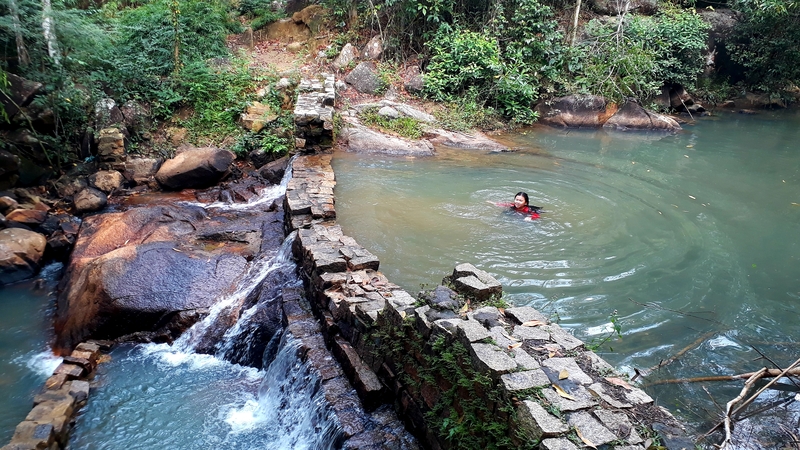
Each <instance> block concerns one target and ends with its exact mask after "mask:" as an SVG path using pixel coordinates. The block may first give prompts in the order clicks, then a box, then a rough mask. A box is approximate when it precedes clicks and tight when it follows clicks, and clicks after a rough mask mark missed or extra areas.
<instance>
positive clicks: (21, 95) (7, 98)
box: [0, 72, 44, 179]
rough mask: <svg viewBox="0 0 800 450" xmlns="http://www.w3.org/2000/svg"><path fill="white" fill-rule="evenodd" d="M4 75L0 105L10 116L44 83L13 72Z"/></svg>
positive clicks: (30, 98) (28, 101) (33, 95)
mask: <svg viewBox="0 0 800 450" xmlns="http://www.w3.org/2000/svg"><path fill="white" fill-rule="evenodd" d="M6 77H7V79H8V89H2V90H0V105H2V107H3V109H5V111H6V114H7V115H8V117H9V118H12V117H14V115H15V114H17V112H19V108H20V107H24V106H27V105H28V104H29V103H30V102H31V100H33V98H34V97H35V96H36V94H38V93H39V91H40V90H41V89H42V87H43V86H44V85H43V84H42V83H39V82H36V81H30V80H26V79H25V78H22V77H20V76H17V75H14V74H13V73H8V72H6ZM6 92H8V94H6ZM0 179H2V178H0Z"/></svg>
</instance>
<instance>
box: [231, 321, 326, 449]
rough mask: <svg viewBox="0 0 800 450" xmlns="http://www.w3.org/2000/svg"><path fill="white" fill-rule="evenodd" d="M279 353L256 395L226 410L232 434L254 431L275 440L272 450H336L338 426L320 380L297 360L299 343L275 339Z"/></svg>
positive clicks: (287, 338) (287, 336) (283, 337)
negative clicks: (264, 433) (260, 431)
mask: <svg viewBox="0 0 800 450" xmlns="http://www.w3.org/2000/svg"><path fill="white" fill-rule="evenodd" d="M278 341H279V346H278V348H279V350H278V352H277V355H276V357H275V359H274V360H273V361H272V362H271V363H270V364H269V366H268V367H267V368H266V369H265V372H264V377H263V381H262V382H261V386H260V387H259V390H258V396H257V398H256V399H254V400H252V401H248V402H247V403H246V404H245V405H244V406H242V407H241V408H239V409H235V410H231V411H229V413H228V415H227V417H226V419H225V421H226V422H227V423H228V424H229V425H230V426H231V429H232V432H234V433H237V432H247V431H250V430H253V429H256V428H262V429H268V430H270V435H273V436H275V437H277V439H278V440H277V441H276V442H274V448H280V449H315V450H316V449H319V450H327V449H333V448H336V443H337V441H338V437H339V435H340V433H341V429H340V427H339V426H338V425H337V424H336V420H335V419H334V418H333V415H332V413H331V411H330V410H329V408H328V407H327V402H326V400H325V398H324V395H323V393H322V391H321V389H320V379H319V377H318V376H317V375H315V374H314V373H313V372H312V370H311V369H310V368H309V366H308V365H307V364H305V363H303V362H301V361H300V359H299V358H298V351H299V347H300V346H299V343H298V342H297V341H295V339H294V338H293V337H292V336H291V335H290V334H288V333H281V335H280V337H279V338H278Z"/></svg>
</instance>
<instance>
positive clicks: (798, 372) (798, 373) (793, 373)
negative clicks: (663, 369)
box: [644, 368, 800, 387]
mask: <svg viewBox="0 0 800 450" xmlns="http://www.w3.org/2000/svg"><path fill="white" fill-rule="evenodd" d="M763 370H764V373H763V374H762V375H761V377H760V378H773V377H779V378H780V377H783V376H790V377H800V368H794V369H792V370H790V371H788V372H786V374H782V373H783V372H782V371H781V370H780V369H763ZM759 372H761V371H758V372H748V373H742V374H739V375H713V376H708V377H693V378H672V379H669V380H655V381H652V382H650V383H647V384H645V385H644V386H645V387H647V386H656V385H659V384H679V383H700V382H703V381H731V380H746V379H748V378H750V377H752V376H753V375H755V374H757V373H759Z"/></svg>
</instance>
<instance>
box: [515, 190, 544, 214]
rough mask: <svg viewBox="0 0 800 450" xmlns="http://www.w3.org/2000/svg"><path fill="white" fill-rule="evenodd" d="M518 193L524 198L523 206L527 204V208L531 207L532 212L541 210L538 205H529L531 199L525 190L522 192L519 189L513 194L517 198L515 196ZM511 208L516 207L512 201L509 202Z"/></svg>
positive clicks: (517, 195)
mask: <svg viewBox="0 0 800 450" xmlns="http://www.w3.org/2000/svg"><path fill="white" fill-rule="evenodd" d="M520 195H521V196H522V198H524V199H525V206H527V207H528V208H530V209H532V210H533V212H539V211H541V210H542V208H541V207H540V206H533V205H531V201H530V199H529V198H528V194H526V193H525V192H522V191H520V192H517V194H516V195H514V198H517V197H519V196H520ZM511 209H516V207H515V206H514V204H513V203H512V204H511Z"/></svg>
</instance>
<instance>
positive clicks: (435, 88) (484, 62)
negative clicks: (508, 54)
mask: <svg viewBox="0 0 800 450" xmlns="http://www.w3.org/2000/svg"><path fill="white" fill-rule="evenodd" d="M426 45H427V46H428V48H429V50H430V51H431V54H432V55H431V59H430V63H429V64H428V68H427V72H426V74H425V92H426V93H427V94H428V95H429V96H431V97H432V98H434V99H436V100H449V99H452V98H454V96H458V95H460V94H461V93H463V92H464V91H465V90H466V89H467V88H470V87H473V86H474V87H476V88H477V89H478V90H479V91H482V92H488V91H489V88H490V87H491V85H492V84H493V82H494V78H495V77H497V76H500V74H501V73H502V71H503V65H502V63H501V62H500V47H499V46H498V44H497V41H496V40H495V39H494V38H493V37H492V36H490V35H488V34H486V33H477V32H474V31H469V30H460V29H453V28H452V27H450V26H449V25H442V26H441V27H439V31H438V32H437V33H436V36H435V37H434V39H433V40H432V41H431V42H429V43H428V44H426Z"/></svg>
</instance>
